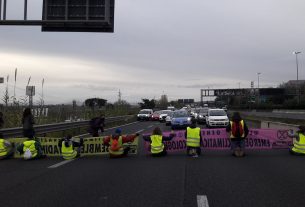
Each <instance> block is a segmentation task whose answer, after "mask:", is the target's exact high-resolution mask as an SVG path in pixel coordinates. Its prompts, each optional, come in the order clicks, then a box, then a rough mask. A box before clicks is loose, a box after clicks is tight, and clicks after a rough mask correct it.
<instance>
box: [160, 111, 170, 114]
mask: <svg viewBox="0 0 305 207" xmlns="http://www.w3.org/2000/svg"><path fill="white" fill-rule="evenodd" d="M171 112H172V111H169V110H163V111H161V114H169V113H171Z"/></svg>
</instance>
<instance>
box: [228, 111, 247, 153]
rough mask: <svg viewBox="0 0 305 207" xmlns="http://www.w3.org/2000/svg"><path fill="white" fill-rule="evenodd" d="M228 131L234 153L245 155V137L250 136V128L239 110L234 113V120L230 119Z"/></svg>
mask: <svg viewBox="0 0 305 207" xmlns="http://www.w3.org/2000/svg"><path fill="white" fill-rule="evenodd" d="M226 131H227V132H228V133H229V137H230V140H231V149H232V150H233V154H232V155H233V156H236V157H243V156H245V152H244V150H245V139H246V137H247V136H248V133H249V129H248V127H247V125H246V123H245V121H244V120H242V118H241V117H240V114H239V113H238V112H234V113H233V116H232V121H230V124H229V125H228V126H227V128H226Z"/></svg>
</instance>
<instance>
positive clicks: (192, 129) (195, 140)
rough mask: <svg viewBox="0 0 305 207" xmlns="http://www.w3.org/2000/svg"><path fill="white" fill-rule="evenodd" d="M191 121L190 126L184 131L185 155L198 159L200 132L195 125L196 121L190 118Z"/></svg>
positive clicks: (200, 140) (200, 141)
mask: <svg viewBox="0 0 305 207" xmlns="http://www.w3.org/2000/svg"><path fill="white" fill-rule="evenodd" d="M191 121H192V123H191V125H190V126H189V127H187V128H186V131H185V138H186V146H187V155H188V156H191V157H198V156H199V155H201V148H200V145H201V143H202V137H201V131H200V128H199V127H197V125H196V119H194V118H192V120H191Z"/></svg>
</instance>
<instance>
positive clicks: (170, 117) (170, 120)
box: [165, 112, 174, 126]
mask: <svg viewBox="0 0 305 207" xmlns="http://www.w3.org/2000/svg"><path fill="white" fill-rule="evenodd" d="M173 113H174V112H170V113H168V114H167V116H166V118H165V124H166V126H169V125H171V123H172V117H173Z"/></svg>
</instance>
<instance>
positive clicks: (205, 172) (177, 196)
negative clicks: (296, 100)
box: [0, 122, 305, 207]
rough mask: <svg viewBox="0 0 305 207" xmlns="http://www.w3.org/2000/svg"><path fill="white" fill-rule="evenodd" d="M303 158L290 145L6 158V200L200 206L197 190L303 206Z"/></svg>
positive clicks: (217, 202)
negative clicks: (242, 152)
mask: <svg viewBox="0 0 305 207" xmlns="http://www.w3.org/2000/svg"><path fill="white" fill-rule="evenodd" d="M157 125H161V126H162V129H163V130H165V129H169V127H165V124H160V123H158V122H137V123H134V124H130V125H127V126H123V127H122V129H123V132H125V133H135V132H139V131H140V132H141V133H145V132H151V131H152V129H153V128H154V127H155V126H157ZM113 130H114V129H112V130H107V131H106V134H110V133H112V131H113ZM141 130H143V131H141ZM304 159H305V157H293V156H289V155H288V153H287V152H286V151H283V150H281V151H264V152H262V151H249V152H247V156H246V157H244V158H235V157H232V156H230V152H228V151H225V152H216V151H213V152H212V151H209V152H203V155H202V156H201V157H199V158H189V157H186V156H185V154H183V153H181V154H176V155H169V156H167V157H162V158H152V157H150V156H147V155H145V154H144V153H143V152H142V151H140V154H139V155H137V156H130V157H127V158H123V159H109V158H107V157H82V158H79V159H76V160H74V161H71V162H69V163H66V164H63V165H61V166H59V167H57V168H53V169H50V168H48V167H49V166H52V165H54V164H57V163H61V162H62V160H61V159H44V160H35V161H23V160H21V159H20V160H18V159H11V160H3V161H1V162H0V163H1V164H0V166H1V167H0V177H1V184H0V206H1V207H2V206H3V207H10V206H13V207H15V206H22V207H27V206H29V207H34V206H37V207H51V206H59V207H70V206H84V207H91V206H92V207H99V206H101V207H121V206H122V207H144V206H145V207H150V206H151V207H163V206H164V207H168V206H173V207H197V206H198V203H197V195H205V196H206V197H207V199H208V203H209V206H215V207H218V206H226V207H228V206H229V207H230V206H232V207H239V206H240V207H245V206H246V207H252V206H253V207H259V206H268V207H270V206H276V207H281V206H283V207H284V206H285V207H286V206H304V203H305V196H304V186H305V181H304V180H303V179H302V178H303V177H304V175H305V166H304V165H303V163H304Z"/></svg>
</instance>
